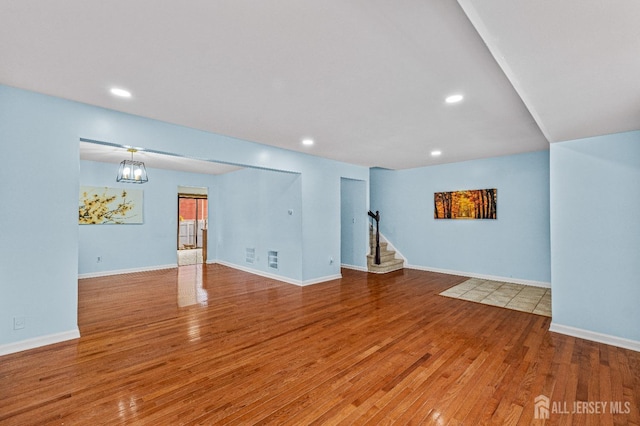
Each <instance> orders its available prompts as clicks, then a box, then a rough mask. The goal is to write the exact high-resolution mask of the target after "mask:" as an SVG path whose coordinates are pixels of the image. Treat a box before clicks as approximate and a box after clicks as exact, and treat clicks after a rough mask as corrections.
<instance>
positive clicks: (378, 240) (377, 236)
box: [369, 210, 380, 265]
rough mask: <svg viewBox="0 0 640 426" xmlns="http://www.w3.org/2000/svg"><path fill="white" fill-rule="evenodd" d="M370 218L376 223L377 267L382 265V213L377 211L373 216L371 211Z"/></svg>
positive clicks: (375, 261)
mask: <svg viewBox="0 0 640 426" xmlns="http://www.w3.org/2000/svg"><path fill="white" fill-rule="evenodd" d="M369 216H371V217H372V218H373V219H375V221H376V256H375V260H374V263H375V264H376V265H379V264H380V212H379V211H378V210H376V213H375V214H373V212H372V211H371V210H369Z"/></svg>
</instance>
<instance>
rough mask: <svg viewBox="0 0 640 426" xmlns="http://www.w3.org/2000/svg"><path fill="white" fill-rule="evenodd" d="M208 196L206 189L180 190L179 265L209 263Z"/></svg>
mask: <svg viewBox="0 0 640 426" xmlns="http://www.w3.org/2000/svg"><path fill="white" fill-rule="evenodd" d="M208 215H209V206H208V196H207V189H206V188H190V187H179V189H178V236H177V249H178V265H179V266H183V265H193V264H201V263H206V261H207V229H208Z"/></svg>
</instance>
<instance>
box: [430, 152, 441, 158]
mask: <svg viewBox="0 0 640 426" xmlns="http://www.w3.org/2000/svg"><path fill="white" fill-rule="evenodd" d="M440 154H442V151H437V150H436V151H431V156H432V157H437V156H439V155H440Z"/></svg>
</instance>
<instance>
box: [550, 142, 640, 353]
mask: <svg viewBox="0 0 640 426" xmlns="http://www.w3.org/2000/svg"><path fill="white" fill-rule="evenodd" d="M639 216H640V132H638V131H636V132H629V133H621V134H615V135H607V136H601V137H594V138H588V139H580V140H575V141H570V142H563V143H554V144H552V145H551V243H552V244H551V248H552V253H553V259H552V263H551V265H552V277H553V306H552V309H553V322H554V324H558V325H564V326H570V327H576V328H579V329H583V330H588V331H594V332H598V333H603V334H607V335H612V336H617V337H622V338H626V339H631V340H635V341H640V219H639Z"/></svg>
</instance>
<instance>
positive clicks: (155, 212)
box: [78, 157, 217, 274]
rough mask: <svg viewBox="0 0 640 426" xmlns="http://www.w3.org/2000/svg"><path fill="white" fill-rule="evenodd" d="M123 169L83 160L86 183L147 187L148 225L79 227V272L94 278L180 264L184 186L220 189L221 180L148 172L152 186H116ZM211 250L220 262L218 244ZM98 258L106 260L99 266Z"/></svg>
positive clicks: (145, 214)
mask: <svg viewBox="0 0 640 426" xmlns="http://www.w3.org/2000/svg"><path fill="white" fill-rule="evenodd" d="M123 159H124V157H123ZM117 170H118V165H117V164H108V163H101V162H94V161H81V162H80V185H89V186H107V187H110V188H123V189H141V190H142V191H143V193H144V195H143V218H144V223H143V224H131V225H78V227H79V231H78V234H79V239H78V242H79V257H78V259H79V264H78V273H79V274H94V273H100V272H109V271H122V270H127V269H143V268H153V267H162V266H171V265H174V266H175V265H176V264H177V255H176V248H177V227H178V218H177V217H178V207H177V205H178V201H177V197H178V186H180V185H182V186H194V187H206V188H209V189H211V188H215V187H216V178H217V176H213V175H203V174H195V173H184V172H176V171H171V170H159V169H148V170H147V172H148V175H149V182H147V183H145V184H143V185H131V184H126V183H125V184H123V183H116V179H115V175H116V172H117ZM209 192H211V191H210V190H209ZM214 194H215V192H214ZM209 197H210V198H212V199H213V197H211V196H209ZM212 208H215V205H214V204H213V203H210V211H209V214H210V215H212V214H214V212H212V211H211V209H212ZM215 230H216V229H215V227H211V222H210V229H209V233H210V234H215ZM208 246H209V247H210V248H209V250H208V257H209V259H214V258H215V244H209V245H208ZM98 256H100V258H101V262H100V263H98V262H97V257H98Z"/></svg>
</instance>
